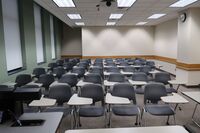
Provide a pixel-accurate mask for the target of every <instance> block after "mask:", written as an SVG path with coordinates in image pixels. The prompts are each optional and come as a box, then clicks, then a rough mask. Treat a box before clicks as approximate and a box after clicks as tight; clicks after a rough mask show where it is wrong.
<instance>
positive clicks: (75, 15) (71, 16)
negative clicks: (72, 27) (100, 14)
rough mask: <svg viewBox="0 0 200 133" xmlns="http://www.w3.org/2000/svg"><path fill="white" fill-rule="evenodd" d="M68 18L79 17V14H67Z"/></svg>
mask: <svg viewBox="0 0 200 133" xmlns="http://www.w3.org/2000/svg"><path fill="white" fill-rule="evenodd" d="M67 16H68V17H69V18H70V19H81V15H80V14H67Z"/></svg>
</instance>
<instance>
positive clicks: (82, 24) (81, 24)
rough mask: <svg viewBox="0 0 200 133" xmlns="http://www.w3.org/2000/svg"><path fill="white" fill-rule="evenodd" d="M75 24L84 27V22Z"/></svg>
mask: <svg viewBox="0 0 200 133" xmlns="http://www.w3.org/2000/svg"><path fill="white" fill-rule="evenodd" d="M75 24H76V25H78V26H84V25H85V23H84V22H76V23H75Z"/></svg>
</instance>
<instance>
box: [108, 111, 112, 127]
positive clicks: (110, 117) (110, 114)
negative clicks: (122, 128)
mask: <svg viewBox="0 0 200 133" xmlns="http://www.w3.org/2000/svg"><path fill="white" fill-rule="evenodd" d="M111 119H112V112H111V111H110V112H109V124H108V126H109V128H111V123H112V122H111Z"/></svg>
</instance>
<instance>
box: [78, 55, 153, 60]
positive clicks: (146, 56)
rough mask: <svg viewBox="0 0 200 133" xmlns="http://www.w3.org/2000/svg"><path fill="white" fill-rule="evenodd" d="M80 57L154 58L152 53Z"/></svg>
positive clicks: (85, 57)
mask: <svg viewBox="0 0 200 133" xmlns="http://www.w3.org/2000/svg"><path fill="white" fill-rule="evenodd" d="M82 58H84V59H87V58H90V59H96V58H114V59H116V58H144V59H154V55H120V56H83V57H82Z"/></svg>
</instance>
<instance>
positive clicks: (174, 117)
mask: <svg viewBox="0 0 200 133" xmlns="http://www.w3.org/2000/svg"><path fill="white" fill-rule="evenodd" d="M173 117H174V124H175V125H176V116H175V115H173Z"/></svg>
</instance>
